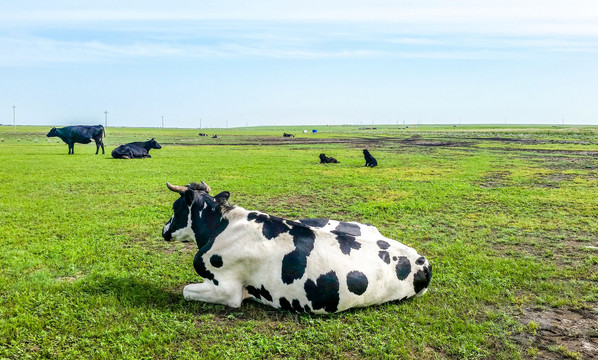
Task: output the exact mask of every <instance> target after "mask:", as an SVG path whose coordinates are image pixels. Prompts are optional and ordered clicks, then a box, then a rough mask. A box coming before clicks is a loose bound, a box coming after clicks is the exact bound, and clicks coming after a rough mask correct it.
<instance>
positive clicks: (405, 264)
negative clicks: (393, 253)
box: [397, 256, 411, 280]
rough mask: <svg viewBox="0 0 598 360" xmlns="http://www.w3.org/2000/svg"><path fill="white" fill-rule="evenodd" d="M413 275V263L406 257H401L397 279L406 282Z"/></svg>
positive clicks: (398, 263)
mask: <svg viewBox="0 0 598 360" xmlns="http://www.w3.org/2000/svg"><path fill="white" fill-rule="evenodd" d="M410 273H411V263H410V262H409V259H407V258H406V257H405V256H400V257H399V261H398V262H397V277H398V278H399V280H405V279H406V278H407V276H409V274H410Z"/></svg>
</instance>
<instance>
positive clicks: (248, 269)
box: [47, 125, 432, 314]
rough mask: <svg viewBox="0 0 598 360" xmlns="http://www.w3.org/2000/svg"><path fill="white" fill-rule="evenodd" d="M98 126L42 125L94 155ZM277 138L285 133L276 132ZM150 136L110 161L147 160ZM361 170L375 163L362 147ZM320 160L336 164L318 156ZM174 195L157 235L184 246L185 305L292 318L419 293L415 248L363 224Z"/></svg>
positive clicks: (420, 263) (422, 271)
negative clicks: (188, 271) (190, 256)
mask: <svg viewBox="0 0 598 360" xmlns="http://www.w3.org/2000/svg"><path fill="white" fill-rule="evenodd" d="M104 135H105V131H104V127H103V126H101V125H98V126H68V127H64V128H60V129H57V128H52V130H50V132H49V133H48V135H47V136H48V137H52V136H57V137H59V138H61V139H62V140H63V141H64V142H65V143H66V144H67V145H68V147H69V154H74V144H75V143H82V144H88V143H90V142H91V141H92V140H95V143H96V155H97V154H98V152H99V148H100V146H101V147H102V154H103V153H104V143H103V141H102V138H103V136H104ZM284 135H285V136H286V135H287V134H284ZM160 148H161V146H160V144H158V143H157V142H156V140H155V139H151V140H149V141H145V142H133V143H129V144H125V145H121V146H119V147H117V148H116V149H114V150H113V151H112V157H114V158H117V159H134V158H148V157H150V155H149V151H150V149H160ZM363 154H364V157H365V160H366V164H365V166H370V167H374V166H376V165H377V161H376V159H374V157H373V156H372V155H371V154H370V153H369V151H368V150H365V149H364V150H363ZM320 162H321V163H338V161H337V159H335V158H332V157H327V156H326V155H325V154H320ZM166 186H167V187H168V189H169V190H171V191H173V192H176V193H178V194H179V198H178V199H177V200H176V201H175V202H174V204H173V207H172V208H173V215H172V217H171V218H170V220H169V221H168V222H167V223H166V224H165V225H164V228H163V229H162V236H163V238H164V239H165V240H166V241H170V240H173V239H174V240H178V241H182V242H194V243H195V244H196V245H197V247H198V251H197V253H196V255H195V257H194V260H193V266H194V268H195V271H196V272H197V274H198V275H200V276H201V277H202V278H203V280H204V281H203V282H201V283H197V284H190V285H187V286H185V288H184V289H183V296H184V298H185V299H187V300H194V301H204V302H209V303H215V304H223V305H227V306H231V307H239V306H241V303H242V302H243V300H245V299H252V300H255V301H258V302H260V303H263V304H266V305H269V306H272V307H274V308H277V309H285V310H289V311H294V312H300V313H303V312H305V313H318V314H326V313H335V312H339V311H343V310H347V309H349V308H353V307H364V306H369V305H376V304H382V303H384V302H388V301H395V300H398V301H400V300H404V299H407V298H410V297H413V296H420V295H423V294H424V293H425V292H426V291H427V289H428V286H429V284H430V280H431V278H432V267H431V265H430V263H429V262H428V260H427V259H426V258H425V257H423V256H421V255H419V254H418V253H417V251H416V250H415V249H413V248H411V247H408V246H406V245H404V244H402V243H400V242H398V241H396V240H393V239H389V238H387V237H385V236H384V235H382V234H381V233H380V231H378V229H377V228H376V227H374V226H373V225H371V224H361V223H357V222H341V221H336V220H330V219H322V218H316V219H301V220H286V219H282V218H279V217H276V216H272V215H268V214H265V213H262V212H259V211H250V210H246V209H244V208H242V207H240V206H235V205H231V204H230V203H229V202H228V200H229V197H230V193H229V192H228V191H222V192H220V193H219V194H218V195H216V196H211V195H210V191H211V189H210V187H209V186H208V185H207V184H206V183H204V182H203V181H202V182H201V183H190V184H189V185H186V186H176V185H171V184H170V183H168V182H166Z"/></svg>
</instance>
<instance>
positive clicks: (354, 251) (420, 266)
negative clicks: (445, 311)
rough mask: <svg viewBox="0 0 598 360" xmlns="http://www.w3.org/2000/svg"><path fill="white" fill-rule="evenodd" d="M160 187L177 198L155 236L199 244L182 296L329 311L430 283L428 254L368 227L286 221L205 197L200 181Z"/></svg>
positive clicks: (406, 293)
mask: <svg viewBox="0 0 598 360" xmlns="http://www.w3.org/2000/svg"><path fill="white" fill-rule="evenodd" d="M166 185H167V187H168V188H169V189H170V190H172V191H175V192H177V193H179V194H180V197H179V198H178V199H177V200H176V201H175V202H174V205H173V210H174V215H173V216H172V218H171V219H170V220H169V221H168V222H167V223H166V225H164V229H163V230H162V236H163V237H164V239H165V240H167V241H170V240H172V239H175V240H179V241H183V242H190V241H193V242H195V243H196V244H197V247H198V248H199V251H198V252H197V254H196V255H195V258H194V261H193V266H194V267H195V271H196V272H197V273H198V274H199V275H200V276H201V277H202V278H204V282H202V283H198V284H191V285H187V286H185V289H184V290H183V295H184V297H185V299H187V300H196V301H205V302H210V303H216V304H223V305H228V306H231V307H239V306H241V303H242V302H243V300H244V299H247V298H249V299H254V300H257V301H259V302H261V303H263V304H267V305H270V306H273V307H275V308H281V309H286V310H291V311H296V312H312V313H334V312H338V311H343V310H346V309H349V308H352V307H361V306H368V305H375V304H381V303H384V302H387V301H392V300H402V299H406V298H409V297H412V296H416V295H422V294H424V293H425V292H426V290H427V288H428V284H429V283H430V279H431V277H432V268H431V266H430V264H429V262H428V260H426V258H424V257H423V256H421V255H419V254H418V253H417V252H416V251H415V250H414V249H412V248H410V247H408V246H405V245H403V244H401V243H399V242H398V241H395V240H391V239H388V238H386V237H384V236H383V235H382V234H380V232H379V231H378V229H376V228H375V227H374V226H372V225H364V224H359V223H355V222H339V221H334V220H328V219H305V220H299V221H293V220H285V219H282V218H278V217H275V216H270V215H267V214H264V213H261V212H259V211H249V210H245V209H243V208H242V207H239V206H233V205H230V204H229V202H228V198H229V196H230V194H229V193H228V192H227V191H223V192H221V193H219V194H218V195H216V196H214V197H212V196H210V195H209V192H210V187H209V186H208V185H206V184H205V183H204V182H202V183H201V184H197V183H191V184H189V185H187V186H175V185H171V184H169V183H168V182H167V183H166Z"/></svg>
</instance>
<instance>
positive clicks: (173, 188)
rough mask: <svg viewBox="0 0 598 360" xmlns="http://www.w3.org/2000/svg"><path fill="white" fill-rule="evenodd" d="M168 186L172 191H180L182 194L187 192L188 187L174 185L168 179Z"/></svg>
mask: <svg viewBox="0 0 598 360" xmlns="http://www.w3.org/2000/svg"><path fill="white" fill-rule="evenodd" d="M166 187H167V188H168V189H169V190H170V191H174V192H176V193H179V194H181V195H183V194H184V193H185V191H187V187H186V186H179V185H172V184H171V183H169V182H168V181H167V182H166Z"/></svg>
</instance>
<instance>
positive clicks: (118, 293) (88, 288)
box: [73, 276, 318, 321]
mask: <svg viewBox="0 0 598 360" xmlns="http://www.w3.org/2000/svg"><path fill="white" fill-rule="evenodd" d="M73 286H75V287H78V289H77V291H80V292H83V293H86V294H89V295H91V296H97V297H102V296H105V297H113V298H116V299H117V300H118V302H119V303H120V304H121V305H122V306H123V307H124V308H129V307H134V308H145V309H147V308H151V309H160V310H162V311H167V312H172V313H183V314H195V315H198V316H200V315H205V314H212V315H213V316H214V317H215V318H219V319H226V320H235V321H238V320H264V321H268V320H271V321H281V320H285V319H286V320H299V319H300V318H301V317H304V316H318V315H310V314H299V313H293V312H290V311H286V310H280V309H274V308H272V307H270V306H267V305H263V304H260V303H257V302H255V301H252V300H245V301H244V302H243V304H242V305H241V307H240V308H231V307H228V306H224V305H218V304H210V303H205V302H199V301H187V300H185V299H184V298H183V287H184V284H183V285H180V286H177V287H170V288H169V287H163V286H160V285H159V284H155V283H151V282H147V281H143V280H140V279H138V278H136V277H134V276H125V277H119V276H92V278H88V279H81V280H79V281H78V282H76V283H75V284H73Z"/></svg>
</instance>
